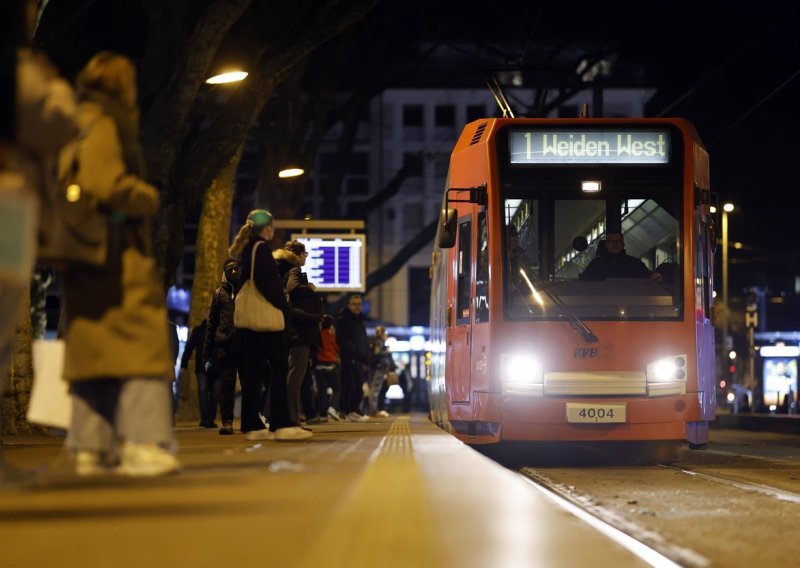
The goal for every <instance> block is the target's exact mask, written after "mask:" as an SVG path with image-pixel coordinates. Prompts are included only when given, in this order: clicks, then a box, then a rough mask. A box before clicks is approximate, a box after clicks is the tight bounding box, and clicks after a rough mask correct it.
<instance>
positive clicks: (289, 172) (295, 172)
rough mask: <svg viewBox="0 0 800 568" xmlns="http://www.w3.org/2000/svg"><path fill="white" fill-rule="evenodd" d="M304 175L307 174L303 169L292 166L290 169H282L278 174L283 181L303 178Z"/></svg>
mask: <svg viewBox="0 0 800 568" xmlns="http://www.w3.org/2000/svg"><path fill="white" fill-rule="evenodd" d="M304 173H306V171H305V170H304V169H303V168H298V167H295V166H290V167H286V168H284V169H282V170H281V171H279V172H278V177H279V178H282V179H285V178H293V177H297V176H301V175H303V174H304Z"/></svg>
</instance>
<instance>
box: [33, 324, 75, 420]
mask: <svg viewBox="0 0 800 568" xmlns="http://www.w3.org/2000/svg"><path fill="white" fill-rule="evenodd" d="M63 374H64V340H63V339H56V340H53V341H50V340H44V339H36V340H34V342H33V387H32V388H31V398H30V402H29V403H28V413H27V418H28V422H32V423H34V424H42V425H44V426H52V427H55V428H61V429H62V430H68V429H69V423H70V420H71V418H72V397H71V396H70V394H69V384H68V383H67V381H65V380H64V378H63Z"/></svg>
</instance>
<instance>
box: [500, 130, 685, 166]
mask: <svg viewBox="0 0 800 568" xmlns="http://www.w3.org/2000/svg"><path fill="white" fill-rule="evenodd" d="M508 145H509V161H510V163H512V164H668V163H669V159H670V135H669V132H668V131H667V130H620V129H614V130H606V129H602V130H601V129H592V130H572V129H560V128H559V129H542V128H536V129H524V130H523V129H519V130H513V131H511V132H510V134H509V137H508Z"/></svg>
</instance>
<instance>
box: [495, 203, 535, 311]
mask: <svg viewBox="0 0 800 568" xmlns="http://www.w3.org/2000/svg"><path fill="white" fill-rule="evenodd" d="M503 218H504V221H505V224H504V227H503V263H504V264H503V274H505V282H506V287H505V291H506V294H505V295H506V305H507V308H510V309H511V311H512V312H517V311H519V312H521V313H533V312H532V311H531V309H530V306H529V304H530V301H531V292H530V286H529V284H528V282H527V281H526V278H527V280H533V281H535V280H538V278H539V268H540V266H539V230H538V227H539V201H538V200H536V199H506V200H505V202H504V205H503Z"/></svg>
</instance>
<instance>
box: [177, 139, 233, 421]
mask: <svg viewBox="0 0 800 568" xmlns="http://www.w3.org/2000/svg"><path fill="white" fill-rule="evenodd" d="M241 157H242V148H241V147H240V148H239V151H238V152H237V153H236V155H235V156H234V158H233V160H231V162H230V163H229V164H228V165H227V166H226V167H225V168H224V169H223V170H222V172H220V175H219V177H218V178H217V179H216V180H214V181H213V182H212V183H211V187H209V188H208V191H207V192H206V197H205V199H204V200H203V209H202V211H201V212H200V223H199V225H198V228H197V243H196V245H195V246H196V252H195V274H194V284H193V286H192V303H191V306H190V308H189V330H190V333H191V330H192V329H193V328H194V327H195V326H196V325H198V324H199V323H200V322H201V321H203V319H204V318H206V316H207V313H206V312H207V309H208V306H209V305H210V304H211V296H212V295H213V293H214V290H215V289H216V288H217V286H219V283H220V275H221V274H222V264H223V263H224V262H225V259H226V258H227V256H228V245H229V244H230V234H231V207H232V205H233V192H234V179H235V176H236V168H237V166H238V165H239V160H240V159H241ZM194 361H195V358H194V357H192V358H191V360H190V362H189V368H188V369H187V370H186V372H185V373H183V376H182V380H181V382H180V384H179V390H178V412H177V419H178V420H180V421H183V420H192V421H194V420H197V419H198V418H199V417H200V413H199V408H198V406H197V381H196V380H195V373H196V372H197V369H195V368H194Z"/></svg>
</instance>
